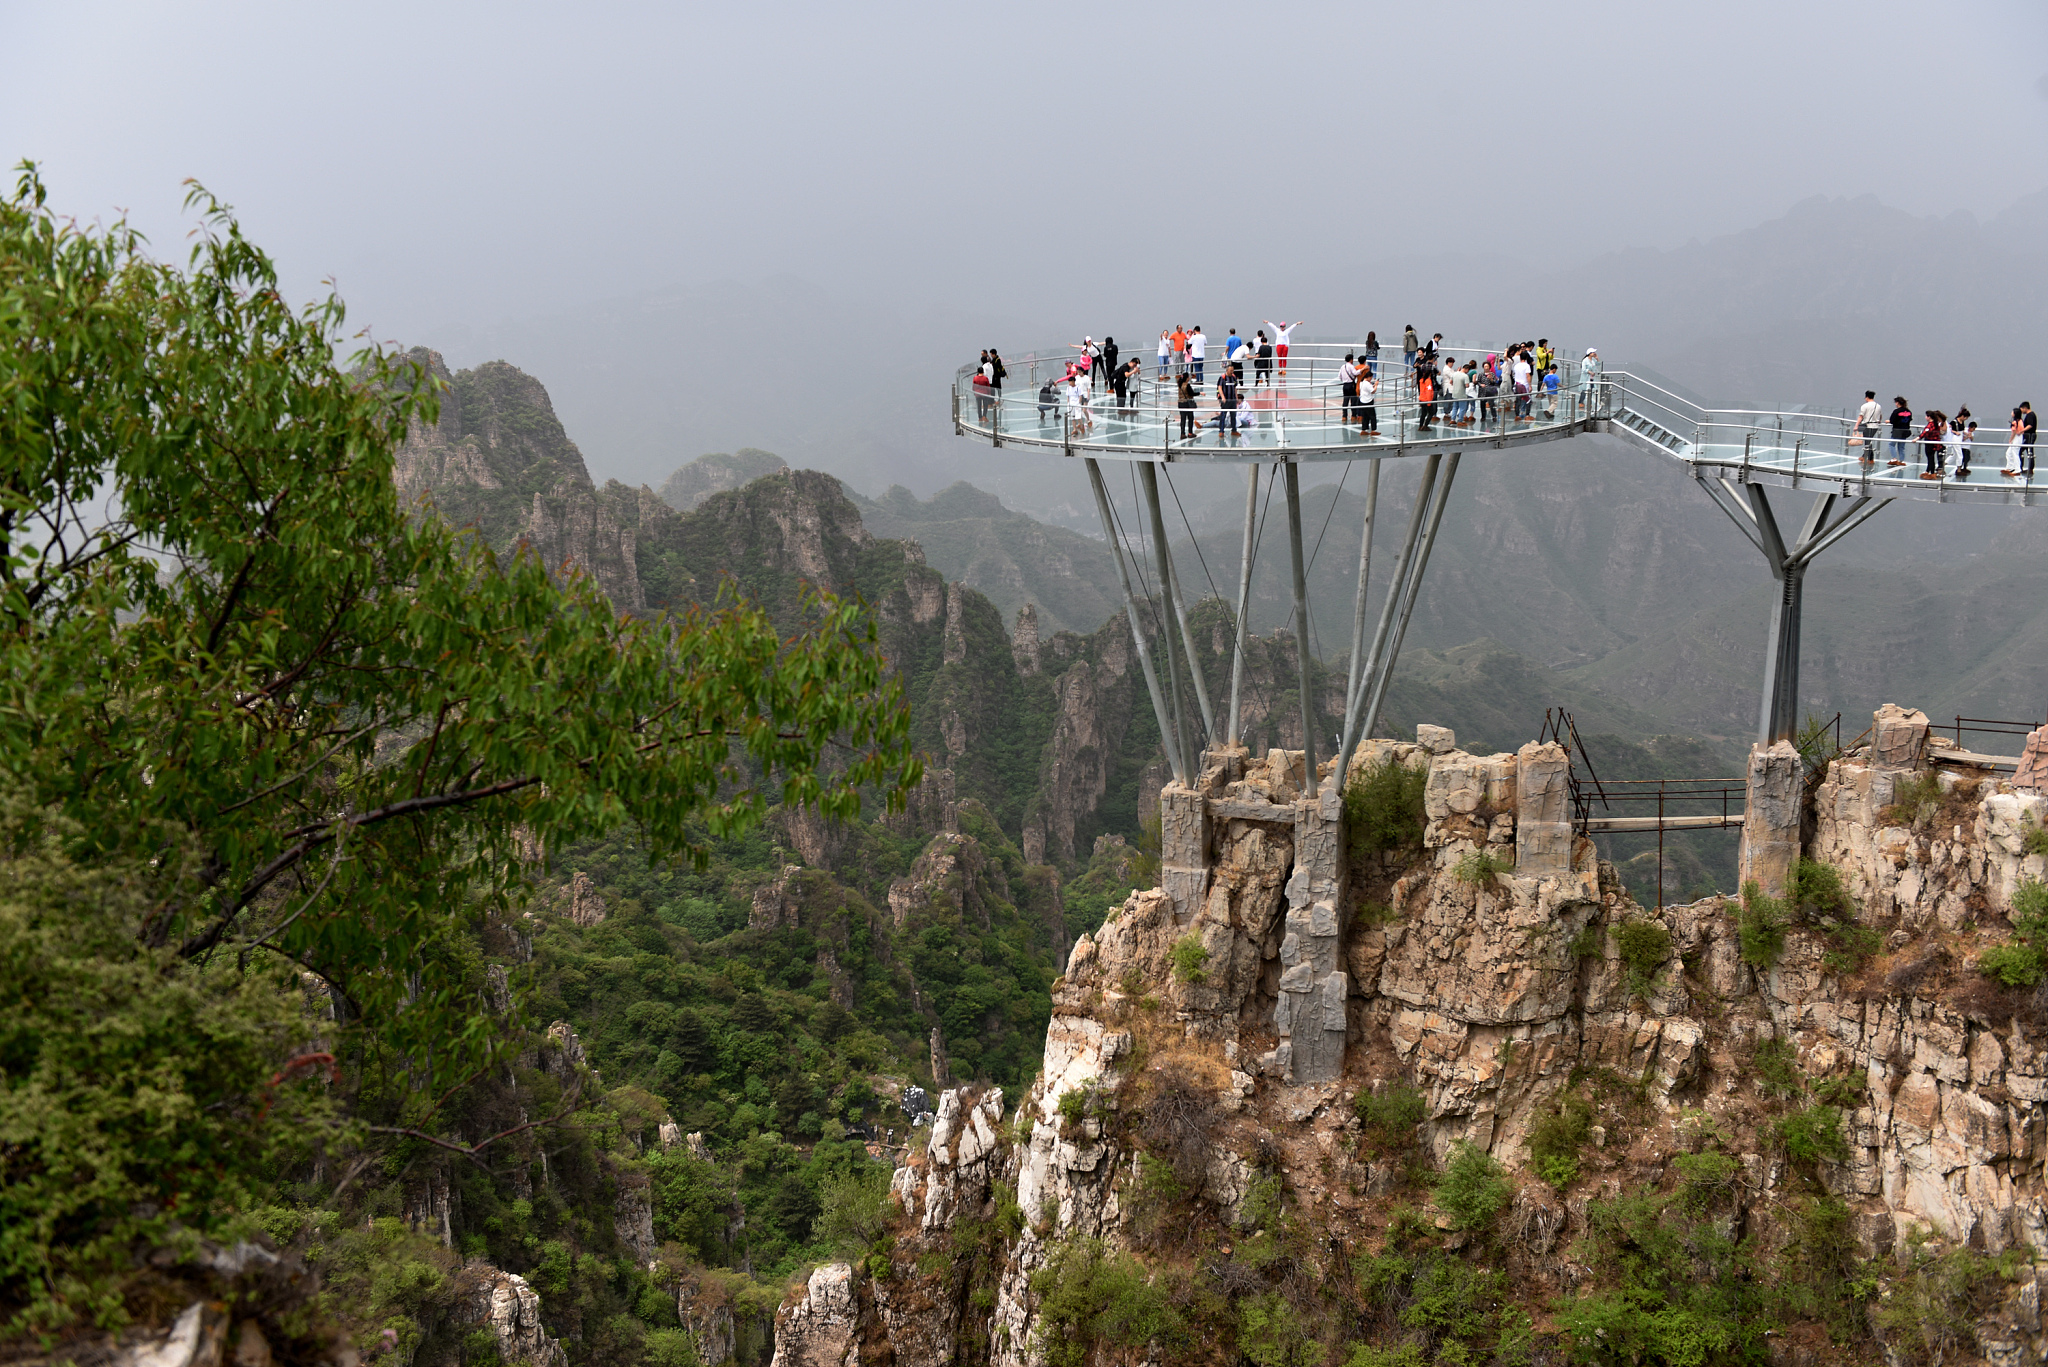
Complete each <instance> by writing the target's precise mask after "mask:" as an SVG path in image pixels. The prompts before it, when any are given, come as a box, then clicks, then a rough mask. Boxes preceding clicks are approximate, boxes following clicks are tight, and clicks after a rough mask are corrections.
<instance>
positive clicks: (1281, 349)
mask: <svg viewBox="0 0 2048 1367" xmlns="http://www.w3.org/2000/svg"><path fill="white" fill-rule="evenodd" d="M1262 321H1263V322H1264V323H1265V325H1266V326H1267V327H1269V328H1271V329H1273V359H1275V360H1277V361H1278V362H1280V383H1282V384H1286V383H1287V340H1288V338H1290V337H1292V336H1293V335H1294V330H1295V329H1296V328H1298V327H1300V326H1301V320H1300V319H1296V320H1295V321H1294V322H1292V323H1276V322H1274V321H1273V320H1272V319H1271V318H1267V319H1263V320H1262Z"/></svg>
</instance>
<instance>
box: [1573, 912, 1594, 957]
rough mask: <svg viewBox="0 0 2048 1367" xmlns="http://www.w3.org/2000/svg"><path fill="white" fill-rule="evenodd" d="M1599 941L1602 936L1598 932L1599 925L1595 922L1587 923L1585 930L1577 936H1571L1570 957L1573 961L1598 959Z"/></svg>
mask: <svg viewBox="0 0 2048 1367" xmlns="http://www.w3.org/2000/svg"><path fill="white" fill-rule="evenodd" d="M1601 939H1602V936H1601V932H1600V925H1599V923H1598V922H1597V921H1589V922H1587V923H1586V927H1585V929H1583V930H1581V931H1580V932H1579V933H1578V934H1577V935H1574V936H1572V942H1571V946H1570V952H1571V956H1572V957H1573V958H1574V959H1597V958H1599V957H1600V942H1601Z"/></svg>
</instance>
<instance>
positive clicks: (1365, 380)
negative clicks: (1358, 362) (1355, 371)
mask: <svg viewBox="0 0 2048 1367" xmlns="http://www.w3.org/2000/svg"><path fill="white" fill-rule="evenodd" d="M1379 392H1380V382H1379V381H1378V380H1375V379H1374V378H1373V377H1372V372H1371V371H1369V370H1365V371H1360V372H1359V375H1358V401H1359V402H1360V403H1371V402H1372V401H1373V399H1374V398H1376V397H1378V395H1379Z"/></svg>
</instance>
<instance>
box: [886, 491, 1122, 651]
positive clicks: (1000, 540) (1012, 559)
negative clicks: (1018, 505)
mask: <svg viewBox="0 0 2048 1367" xmlns="http://www.w3.org/2000/svg"><path fill="white" fill-rule="evenodd" d="M849 497H851V498H852V499H853V502H854V505H855V506H856V507H858V508H859V509H860V511H861V520H862V521H863V522H865V523H866V524H867V525H868V527H869V528H871V529H872V530H873V531H874V532H875V534H876V535H878V536H890V537H903V538H906V539H911V540H915V541H916V542H917V543H918V544H919V545H920V546H922V547H923V548H924V553H925V558H926V560H927V561H928V562H929V563H930V564H931V566H932V567H933V568H934V569H936V570H938V571H939V572H940V573H941V574H944V575H945V576H946V577H947V578H948V579H954V580H958V581H959V582H960V583H963V584H969V585H972V586H973V587H975V588H977V589H980V590H981V591H982V592H983V593H984V594H987V595H988V598H989V601H991V602H993V603H994V604H995V605H996V606H997V607H998V608H1000V609H1002V612H1003V615H1004V617H1005V618H1014V617H1015V616H1016V615H1017V613H1018V611H1019V610H1020V609H1021V608H1022V607H1023V606H1024V605H1025V604H1026V603H1032V604H1035V605H1036V606H1037V610H1038V621H1039V627H1040V629H1041V630H1043V631H1047V632H1054V631H1080V632H1089V631H1093V630H1095V629H1096V628H1097V627H1099V626H1101V625H1102V622H1103V620H1104V619H1105V618H1107V617H1109V616H1110V615H1112V614H1113V613H1117V612H1121V611H1122V610H1123V594H1122V590H1121V589H1120V588H1119V586H1118V583H1117V575H1116V562H1115V561H1114V560H1113V559H1112V558H1111V556H1110V552H1109V546H1108V544H1107V543H1105V542H1103V541H1101V540H1099V539H1095V538H1090V537H1086V536H1083V535H1081V534H1080V533H1078V532H1074V531H1069V530H1068V529H1067V528H1064V527H1054V526H1048V525H1047V524H1045V523H1043V522H1040V521H1038V520H1037V519H1036V518H1033V517H1029V516H1026V515H1025V514H1023V513H1020V512H1015V511H1013V510H1011V509H1008V508H1005V507H1004V506H1003V503H1002V500H1001V499H1000V498H998V497H997V496H996V495H994V494H990V493H984V492H982V491H981V490H980V489H977V488H975V487H974V486H973V485H972V484H968V483H966V482H965V481H961V482H959V483H955V484H952V485H949V486H948V487H946V488H944V489H941V490H940V491H939V492H938V493H936V494H933V495H932V496H931V497H930V498H929V499H926V500H922V501H920V500H919V499H918V498H917V497H916V496H915V495H914V494H912V493H911V492H910V491H909V490H908V489H906V488H904V487H903V486H902V485H900V484H898V485H892V486H891V487H890V488H889V490H888V491H887V492H885V493H883V494H882V495H881V496H880V497H879V498H872V499H869V498H862V497H861V496H860V495H858V494H850V495H849Z"/></svg>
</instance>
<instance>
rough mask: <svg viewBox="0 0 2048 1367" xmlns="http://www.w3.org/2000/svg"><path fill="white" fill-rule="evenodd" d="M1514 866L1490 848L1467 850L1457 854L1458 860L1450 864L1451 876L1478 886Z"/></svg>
mask: <svg viewBox="0 0 2048 1367" xmlns="http://www.w3.org/2000/svg"><path fill="white" fill-rule="evenodd" d="M1514 867H1515V866H1514V865H1513V864H1511V863H1509V862H1508V861H1507V860H1505V859H1502V858H1500V857H1499V856H1497V855H1495V854H1494V853H1493V851H1491V850H1467V851H1465V852H1464V853H1463V854H1461V855H1459V856H1458V862H1457V863H1456V864H1453V865H1452V866H1451V877H1453V878H1455V879H1457V880H1458V881H1459V882H1460V883H1468V884H1471V885H1473V886H1475V887H1478V886H1483V885H1485V884H1488V883H1491V882H1492V881H1493V880H1494V879H1495V878H1496V877H1498V876H1499V875H1501V874H1503V873H1507V872H1510V871H1511V870H1512V869H1513V868H1514Z"/></svg>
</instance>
